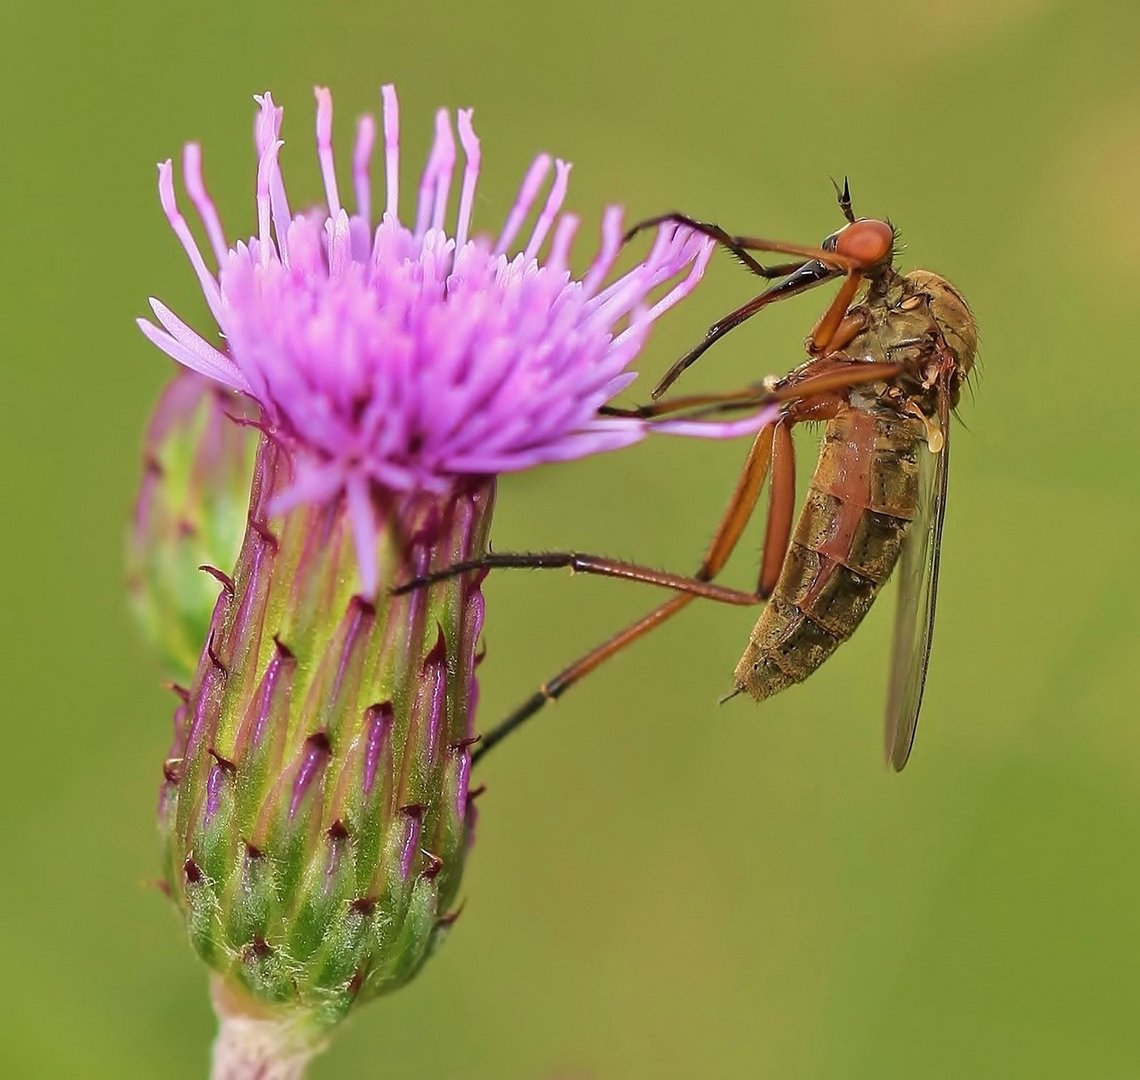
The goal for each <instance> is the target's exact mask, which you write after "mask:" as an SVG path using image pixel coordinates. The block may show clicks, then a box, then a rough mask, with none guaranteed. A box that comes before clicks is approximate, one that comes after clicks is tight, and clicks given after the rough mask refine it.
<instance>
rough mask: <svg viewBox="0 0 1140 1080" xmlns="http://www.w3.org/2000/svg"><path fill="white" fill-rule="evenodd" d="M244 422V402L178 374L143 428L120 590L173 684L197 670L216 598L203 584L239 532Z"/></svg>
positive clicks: (248, 460)
mask: <svg viewBox="0 0 1140 1080" xmlns="http://www.w3.org/2000/svg"><path fill="white" fill-rule="evenodd" d="M254 416H255V414H254V413H253V410H252V402H250V400H249V399H248V398H245V397H241V396H239V395H237V394H234V393H231V392H227V391H225V390H223V389H222V388H221V387H220V386H218V385H217V384H216V383H214V382H212V381H211V380H209V379H206V378H203V377H202V376H201V375H198V374H196V373H195V372H193V371H186V370H185V369H179V370H178V371H177V372H176V373H175V375H174V376H173V378H172V379H171V380H170V382H168V383H167V384H166V386H165V387H164V388H163V391H162V393H161V394H160V395H159V399H158V402H157V403H156V405H155V408H154V411H153V413H152V414H151V419H150V423H149V425H148V426H147V432H146V440H145V444H144V452H143V477H142V483H141V485H140V487H139V494H138V498H137V500H136V502H135V512H134V516H133V518H132V520H131V527H130V531H129V534H128V538H127V539H128V542H127V587H128V590H129V593H130V598H131V607H132V609H133V611H134V614H135V617H136V618H137V620H138V622H139V625H140V627H141V628H142V630H143V632H144V633H145V634H146V635H147V637H149V638H150V640H151V642H152V644H153V645H154V646H155V647H156V649H157V650H158V652H159V654H160V655H161V657H162V659H163V661H164V662H165V664H166V666H167V668H168V669H169V671H170V674H171V676H172V677H173V678H174V679H176V680H177V681H178V682H179V683H181V684H186V685H188V684H189V682H190V679H191V678H192V676H193V674H194V669H195V668H196V667H197V665H198V657H199V655H200V654H201V651H202V642H203V641H205V640H206V633H207V631H208V629H209V626H210V616H211V614H212V613H213V610H214V602H215V600H216V598H217V591H218V590H217V584H218V583H217V581H216V580H215V579H214V578H213V577H211V576H207V575H208V574H214V573H217V572H219V571H222V572H224V571H226V570H229V569H230V568H232V567H233V564H234V563H235V562H236V561H237V555H238V549H239V548H240V546H241V538H242V534H243V533H244V532H245V519H246V508H247V506H248V505H249V484H250V480H251V478H252V476H253V456H254V450H255V449H256V446H257V442H256V438H255V436H256V434H257V433H256V431H255V430H254V429H253V428H252V427H249V426H248V425H246V426H243V425H242V424H239V423H234V420H235V419H236V420H241V419H246V420H251V419H254ZM203 570H205V571H206V573H203V572H202V571H203Z"/></svg>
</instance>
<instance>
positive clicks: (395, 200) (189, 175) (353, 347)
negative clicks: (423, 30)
mask: <svg viewBox="0 0 1140 1080" xmlns="http://www.w3.org/2000/svg"><path fill="white" fill-rule="evenodd" d="M257 100H258V102H259V106H260V111H259V114H258V117H257V122H256V125H255V142H256V148H257V153H258V171H257V198H256V202H257V219H258V233H257V235H256V236H254V237H252V238H251V239H250V240H249V241H248V242H239V243H237V244H236V245H235V246H234V247H232V248H230V247H228V246H227V243H226V241H225V238H224V237H225V234H224V232H223V229H222V225H221V222H220V219H219V216H218V213H217V210H216V209H215V207H214V204H213V202H212V201H211V199H210V197H209V195H208V193H207V191H206V187H205V184H204V181H203V178H202V171H201V155H200V152H199V150H198V147H197V146H195V145H193V144H191V145H189V146H187V147H186V151H185V155H184V159H183V173H184V179H185V183H186V188H187V191H188V194H189V196H190V200H191V202H192V203H193V205H194V206H195V208H196V209H197V211H198V214H199V216H200V218H201V220H202V224H203V226H204V228H205V231H206V234H207V236H208V237H209V240H210V245H211V247H212V249H213V254H214V257H215V259H216V261H217V265H218V270H217V273H216V274H215V273H214V272H212V271H211V270H210V269H209V267H208V266H207V263H206V259H205V257H204V255H203V254H202V252H201V251H200V249H199V248H198V245H197V243H196V241H195V240H194V237H193V235H192V233H191V231H190V229H189V227H188V225H187V223H186V221H185V219H184V218H183V216H182V214H181V212H180V210H179V208H178V204H177V201H176V198H175V192H174V175H173V166H172V165H171V163H170V162H169V161H167V162H165V163H164V164H162V165H161V166H160V167H159V192H160V195H161V201H162V206H163V209H164V210H165V212H166V216H167V218H168V219H169V221H170V223H171V225H172V227H173V229H174V231H175V232H176V233H177V235H178V237H179V239H180V240H181V242H182V244H183V246H184V248H185V249H186V252H187V254H188V255H189V257H190V261H191V263H192V264H193V266H194V269H195V271H196V273H197V275H198V279H199V281H200V283H201V286H202V290H203V293H204V294H205V298H206V302H207V304H208V305H209V307H210V310H211V312H212V314H213V316H214V318H215V320H216V321H217V324H218V328H219V330H220V331H221V333H222V336H223V337H224V339H225V346H224V348H222V347H215V346H214V345H213V344H210V343H209V341H207V340H206V339H205V338H203V337H202V336H200V335H198V334H197V333H195V332H194V331H193V330H191V329H190V328H189V327H188V326H187V325H186V324H185V323H184V322H182V321H181V320H180V319H179V318H178V317H177V316H176V315H174V313H173V312H171V311H170V310H169V309H168V308H167V307H166V306H165V305H163V304H162V303H161V302H160V301H158V300H152V301H151V306H152V308H153V310H154V314H155V316H156V318H157V319H158V322H159V324H160V326H155V325H154V324H152V323H149V322H146V321H144V320H140V325H141V327H142V329H143V332H144V333H145V334H146V335H147V337H149V338H150V339H151V340H152V341H153V342H155V343H156V344H157V345H158V346H159V347H160V348H161V349H163V350H164V351H165V352H166V353H168V354H169V355H170V356H172V357H173V358H174V359H175V360H177V361H179V362H180V363H182V364H184V365H186V366H187V367H189V368H192V369H193V370H195V371H198V372H200V373H201V374H203V375H206V376H209V377H210V378H212V379H214V380H216V381H217V382H219V383H221V384H222V385H224V386H227V387H230V388H232V389H234V390H238V391H241V392H242V393H244V394H247V395H249V396H251V397H252V398H253V399H255V400H256V402H257V403H258V404H259V405H260V407H261V409H262V412H263V421H264V423H265V424H266V426H267V428H268V429H270V430H272V432H273V434H274V437H275V438H276V439H278V440H279V441H280V442H281V443H282V444H283V445H285V446H286V447H287V448H288V449H289V451H290V453H291V456H292V457H293V460H294V464H295V476H294V479H293V481H292V483H291V484H290V485H289V487H288V488H286V489H285V490H283V491H282V492H280V493H279V495H278V496H277V499H276V501H275V503H274V509H276V510H283V509H286V508H288V507H290V506H295V505H298V504H300V503H302V502H315V501H325V500H329V499H332V498H336V497H338V496H342V495H343V496H344V497H345V498H346V500H347V505H348V507H349V512H350V514H351V516H352V520H353V529H354V534H355V536H356V544H357V548H358V553H359V555H360V558H361V573H362V583H363V586H364V591H365V592H366V593H367V594H371V593H372V591H373V590H374V588H375V585H376V577H375V572H374V569H373V565H374V560H372V559H371V557H370V555H369V554H367V553H369V552H371V550H372V547H373V539H374V534H375V531H376V529H377V528H378V526H379V522H378V521H377V516H376V514H377V501H376V499H375V498H374V497H373V492H374V490H375V489H377V488H379V489H382V490H384V491H388V492H412V491H434V492H437V493H442V492H445V491H447V490H448V489H449V488H450V487H451V486H452V484H453V482H454V480H455V478H456V477H463V476H479V475H489V474H497V473H502V472H511V471H515V470H519V469H526V468H529V467H531V466H533V465H537V464H541V463H544V462H551V461H561V460H566V459H570V458H577V457H581V456H584V455H586V454H592V453H596V452H599V451H603V450H612V449H616V448H618V447H622V446H627V445H629V444H631V443H633V442H636V441H637V440H639V439H640V438H642V437H643V435H644V434H645V432H646V430H647V428H646V426H645V425H644V424H642V423H639V422H636V421H632V420H625V419H615V418H600V417H598V416H597V410H598V407H599V406H600V405H602V404H604V403H605V402H606V401H608V400H609V399H610V398H611V397H613V396H614V395H615V394H616V393H618V392H619V391H620V390H622V389H624V388H625V387H626V386H627V385H628V384H629V383H630V381H631V380H632V379H633V378H634V377H635V376H634V374H633V373H632V372H630V371H629V370H628V369H629V365H630V363H631V362H632V360H633V359H634V357H635V356H636V355H637V353H638V351H639V349H640V348H641V346H642V344H643V343H644V341H645V338H646V335H647V333H648V331H649V327H650V326H651V325H652V323H653V322H654V321H655V320H656V319H657V318H658V317H659V316H660V315H661V314H662V313H663V312H664V311H665V310H667V309H668V308H669V307H671V306H672V305H673V304H675V303H676V302H677V301H678V300H680V299H681V298H682V297H683V296H685V295H686V294H687V293H688V292H689V291H691V290H692V288H693V287H694V286H695V285H696V283H697V281H698V279H699V278H700V276H701V274H702V273H703V270H704V267H705V265H706V263H707V261H708V258H709V254H710V251H711V246H710V243H709V241H707V240H706V239H704V238H702V237H700V236H697V235H696V234H693V233H690V232H688V231H686V230H683V229H666V230H662V231H660V232H659V233H658V235H657V237H656V242H655V243H654V245H653V247H652V250H651V251H650V252H649V254H648V256H647V257H646V258H645V259H644V261H642V262H640V263H638V264H637V265H636V266H634V267H633V269H631V270H629V271H628V272H627V273H625V274H623V275H621V276H620V277H617V278H616V279H615V280H613V281H611V282H609V283H608V284H607V283H606V279H607V277H609V276H610V274H611V270H612V269H613V267H614V264H615V262H616V259H617V256H618V253H619V249H620V247H621V235H622V225H621V211H620V210H619V209H617V208H616V207H611V208H610V209H609V210H607V211H606V212H605V215H604V217H603V222H602V242H601V248H600V250H599V252H598V254H597V256H596V257H595V259H594V261H593V262H592V264H591V265H590V266H589V268H588V269H587V270H586V272H585V273H584V274H583V275H581V277H575V276H574V275H573V274H572V273H571V271H570V269H569V265H568V264H569V257H570V249H571V242H572V240H573V238H574V234H575V232H576V230H577V228H578V224H579V222H578V218H577V217H575V216H574V215H573V214H569V213H564V212H563V211H562V203H563V200H564V198H565V195H566V190H567V183H568V179H569V173H570V166H569V165H568V164H566V163H565V162H563V161H554V162H552V161H551V159H550V157H548V156H547V155H542V156H540V157H538V158H536V159H535V161H534V163H533V164H532V165H531V167H530V169H529V170H528V172H527V174H526V176H525V177H524V179H523V182H522V185H521V187H520V189H519V192H518V196H517V198H516V200H515V203H514V206H513V207H512V208H511V211H510V213H509V214H508V217H507V220H506V222H505V224H504V225H503V226H502V228H501V230H499V232H498V235H497V237H492V236H489V235H482V234H479V233H476V232H475V231H474V229H473V221H472V208H473V205H474V201H475V191H476V183H477V181H478V176H479V165H480V148H479V140H478V139H477V138H476V135H475V131H474V128H473V127H472V123H471V111H470V110H462V109H461V110H459V112H458V115H457V128H458V133H459V146H460V148H461V149H462V155H463V159H464V161H463V167H462V178H461V182H460V188H459V195H458V204H457V210H456V213H455V216H454V218H451V217H450V215H449V213H448V206H449V200H450V198H451V194H452V192H451V187H452V183H453V179H454V174H455V171H456V161H457V157H458V154H457V148H456V142H455V137H454V135H453V132H452V125H451V119H450V116H449V114H448V113H447V112H446V111H445V110H441V111H440V112H439V113H438V114H437V116H436V133H435V142H434V144H433V146H432V149H431V153H430V155H429V157H428V161H427V165H426V167H425V168H424V171H423V174H422V177H421V179H420V183H419V188H418V191H417V198H416V209H415V215H414V223H413V224H410V225H409V224H407V223H405V222H404V221H402V220H401V218H400V214H399V172H400V163H399V114H398V107H397V101H396V94H395V91H394V89H393V88H392V87H390V86H389V87H385V88H384V91H383V100H384V115H383V125H382V129H383V144H384V145H383V152H384V172H385V177H386V192H385V201H384V207H383V210H382V211H381V212H380V213H379V215H378V216H379V223H378V224H377V225H375V226H374V225H373V192H372V186H371V179H370V164H371V159H372V151H373V143H374V141H375V136H376V126H375V124H374V122H373V120H372V118H371V117H367V116H366V117H364V118H362V119H361V120H360V122H359V125H358V128H357V136H356V147H355V151H354V153H353V158H352V187H353V202H354V207H353V209H352V210H351V211H350V210H349V209H348V208H347V207H346V206H345V205H343V203H342V200H341V188H340V184H339V181H338V177H337V173H336V169H335V166H334V162H333V150H332V141H331V128H332V99H331V97H330V95H329V93H328V91H327V90H324V89H318V90H317V124H316V127H317V151H318V157H319V160H320V166H321V172H322V175H323V179H324V188H325V197H326V206H324V207H321V208H320V209H318V210H313V211H311V212H309V213H305V214H298V215H294V214H293V213H292V211H291V210H290V207H289V203H288V200H287V197H286V192H285V184H284V181H283V178H282V174H281V169H280V166H279V162H278V158H279V153H280V150H281V147H282V145H283V144H282V142H281V140H280V138H279V135H280V132H281V120H282V112H283V110H282V109H280V108H278V107H277V106H276V105H275V104H274V103H273V99H272V97H271V96H270V95H269V94H265V95H263V96H261V97H259V98H258V99H257ZM552 165H553V174H554V175H553V181H552V182H551V183H550V185H549V188H548V189H547V190H546V193H545V196H543V188H544V186H545V185H546V182H547V179H548V177H549V175H550V173H551V166H552ZM536 211H537V212H536ZM532 215H533V221H531V220H530V219H531V218H532ZM528 223H529V224H528ZM544 250H545V252H546V255H545V259H543V260H542V261H540V258H539V257H540V255H541V254H542V252H543V251H544ZM655 293H660V294H661V295H659V296H658V298H657V299H656V302H652V303H651V302H650V301H651V295H652V294H655Z"/></svg>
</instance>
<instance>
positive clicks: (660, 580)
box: [392, 551, 762, 605]
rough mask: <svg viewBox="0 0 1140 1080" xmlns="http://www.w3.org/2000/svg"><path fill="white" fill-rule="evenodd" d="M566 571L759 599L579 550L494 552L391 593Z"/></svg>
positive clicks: (721, 597) (715, 596)
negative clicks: (476, 574) (477, 578)
mask: <svg viewBox="0 0 1140 1080" xmlns="http://www.w3.org/2000/svg"><path fill="white" fill-rule="evenodd" d="M567 568H569V569H570V570H571V571H572V572H574V573H577V574H598V575H600V576H601V577H612V578H623V579H625V580H626V581H640V582H642V583H643V584H645V585H658V586H660V587H661V588H664V589H675V590H677V591H678V592H685V593H690V594H692V595H693V596H701V597H704V598H705V599H706V600H718V601H720V602H721V603H722V604H741V605H748V604H758V603H760V601H761V599H762V597H759V596H757V595H756V594H755V593H750V592H745V591H744V590H743V589H728V588H725V587H723V586H721V585H712V584H710V583H709V582H708V581H706V580H705V579H703V578H696V577H691V578H690V577H685V576H684V575H682V574H670V573H667V572H666V571H663V570H654V569H653V568H652V567H649V566H642V565H641V564H639V563H631V562H623V561H621V560H619V559H608V558H606V557H605V556H603V555H587V554H585V553H584V552H579V551H543V552H509V553H508V552H496V553H493V554H490V555H484V556H483V557H482V558H480V559H467V560H466V561H464V562H457V563H452V564H451V565H450V566H445V567H444V568H443V569H441V570H434V571H432V573H430V574H424V575H423V576H422V577H417V578H412V579H411V580H410V581H406V582H404V584H403V585H399V586H397V587H396V588H395V589H393V590H392V594H393V595H394V596H401V595H402V594H404V593H407V592H411V591H412V590H413V589H422V588H423V587H424V586H425V585H431V584H432V583H433V582H436V581H444V580H446V579H447V578H453V577H457V576H458V575H460V574H466V573H469V572H470V571H472V570H503V569H515V570H559V569H562V570H565V569H567Z"/></svg>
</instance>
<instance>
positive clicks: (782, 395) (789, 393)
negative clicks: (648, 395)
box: [598, 358, 903, 420]
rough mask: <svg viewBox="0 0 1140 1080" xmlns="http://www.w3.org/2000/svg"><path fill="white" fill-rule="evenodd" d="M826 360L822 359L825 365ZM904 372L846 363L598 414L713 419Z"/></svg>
mask: <svg viewBox="0 0 1140 1080" xmlns="http://www.w3.org/2000/svg"><path fill="white" fill-rule="evenodd" d="M822 359H823V358H820V362H822ZM902 370H903V365H902V364H886V363H880V362H877V361H876V362H873V363H865V362H855V361H852V362H845V363H840V364H839V365H838V366H836V367H834V368H833V369H832V370H829V371H826V372H821V373H820V374H818V375H807V376H806V377H804V378H802V379H800V380H799V381H797V382H793V383H789V384H788V385H787V386H778V387H776V388H775V389H774V390H766V389H764V388H763V387H747V388H745V389H744V390H737V391H734V392H732V393H727V394H690V395H688V396H686V397H677V398H671V399H670V400H669V401H656V402H654V403H653V404H651V405H637V406H635V407H634V408H632V409H620V408H616V407H614V406H604V407H603V408H601V409H599V410H598V412H599V413H601V414H602V415H604V416H622V417H628V418H630V419H635V420H653V419H656V418H658V417H662V416H668V415H670V414H672V413H675V412H681V411H683V410H686V409H693V408H696V409H698V411H697V412H696V413H694V414H693V417H690V419H691V418H696V417H702V416H712V415H715V414H716V413H720V412H729V411H735V410H737V409H752V408H756V407H757V406H760V405H770V404H772V403H774V402H778V401H798V400H799V399H801V398H807V397H814V396H816V395H817V394H830V393H833V392H834V391H836V390H844V389H847V388H849V387H852V386H861V385H863V384H864V383H871V382H880V381H888V380H890V379H892V378H894V377H895V376H896V375H898V374H899V373H900V372H901V371H902Z"/></svg>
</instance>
